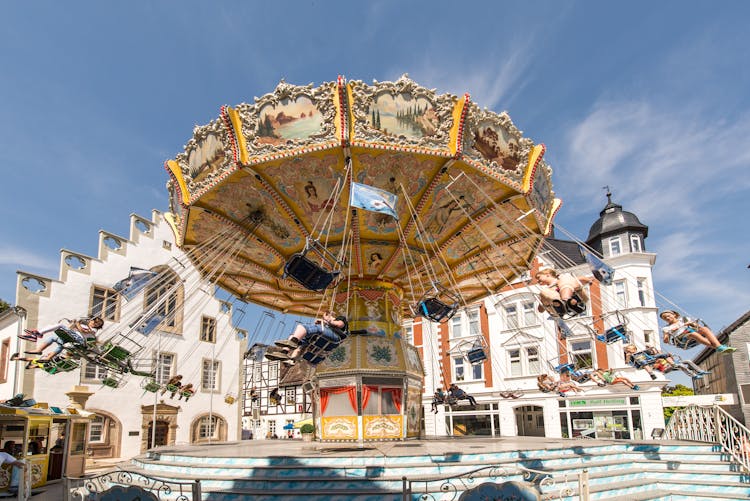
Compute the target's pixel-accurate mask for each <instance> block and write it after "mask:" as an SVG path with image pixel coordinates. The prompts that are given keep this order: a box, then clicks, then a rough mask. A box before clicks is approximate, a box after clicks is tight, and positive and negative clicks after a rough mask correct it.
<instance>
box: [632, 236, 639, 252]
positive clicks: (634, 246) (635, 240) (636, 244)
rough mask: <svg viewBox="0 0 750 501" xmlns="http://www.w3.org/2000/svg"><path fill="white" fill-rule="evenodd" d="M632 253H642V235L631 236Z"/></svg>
mask: <svg viewBox="0 0 750 501" xmlns="http://www.w3.org/2000/svg"><path fill="white" fill-rule="evenodd" d="M630 252H641V237H640V235H630Z"/></svg>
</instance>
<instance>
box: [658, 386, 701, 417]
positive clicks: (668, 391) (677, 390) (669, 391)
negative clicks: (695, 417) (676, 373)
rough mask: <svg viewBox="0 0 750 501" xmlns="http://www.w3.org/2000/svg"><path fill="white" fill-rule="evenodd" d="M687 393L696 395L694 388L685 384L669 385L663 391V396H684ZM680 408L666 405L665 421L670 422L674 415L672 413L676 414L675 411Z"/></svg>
mask: <svg viewBox="0 0 750 501" xmlns="http://www.w3.org/2000/svg"><path fill="white" fill-rule="evenodd" d="M685 395H695V392H694V391H693V389H692V388H688V387H687V386H685V385H684V384H676V385H674V386H667V387H666V388H664V390H663V391H662V392H661V396H663V397H682V396H685ZM680 408H681V407H664V422H665V423H668V422H669V419H670V418H671V417H672V414H674V411H676V410H677V409H680Z"/></svg>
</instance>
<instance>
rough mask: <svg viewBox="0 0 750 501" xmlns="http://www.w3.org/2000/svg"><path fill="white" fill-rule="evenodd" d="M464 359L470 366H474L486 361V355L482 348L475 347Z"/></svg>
mask: <svg viewBox="0 0 750 501" xmlns="http://www.w3.org/2000/svg"><path fill="white" fill-rule="evenodd" d="M466 358H467V359H468V360H469V363H470V364H472V365H476V364H479V363H482V362H484V361H485V360H487V354H486V353H485V352H484V348H481V347H477V348H472V349H470V350H469V351H468V352H467V353H466Z"/></svg>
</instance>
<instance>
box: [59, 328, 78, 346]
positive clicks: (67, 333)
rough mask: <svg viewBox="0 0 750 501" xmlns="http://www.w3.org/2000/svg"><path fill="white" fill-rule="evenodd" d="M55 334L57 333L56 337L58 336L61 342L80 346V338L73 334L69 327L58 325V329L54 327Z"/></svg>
mask: <svg viewBox="0 0 750 501" xmlns="http://www.w3.org/2000/svg"><path fill="white" fill-rule="evenodd" d="M55 334H57V337H59V338H60V341H62V342H63V344H72V345H75V346H81V342H80V340H79V339H78V338H76V337H75V336H74V335H73V332H72V331H71V330H70V329H66V328H65V327H60V328H59V329H55Z"/></svg>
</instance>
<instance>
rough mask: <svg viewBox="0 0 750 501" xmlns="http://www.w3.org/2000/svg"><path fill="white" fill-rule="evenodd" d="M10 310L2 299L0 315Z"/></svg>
mask: <svg viewBox="0 0 750 501" xmlns="http://www.w3.org/2000/svg"><path fill="white" fill-rule="evenodd" d="M9 309H10V304H8V303H6V302H5V301H3V300H2V299H0V313H2V312H4V311H5V310H9Z"/></svg>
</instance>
